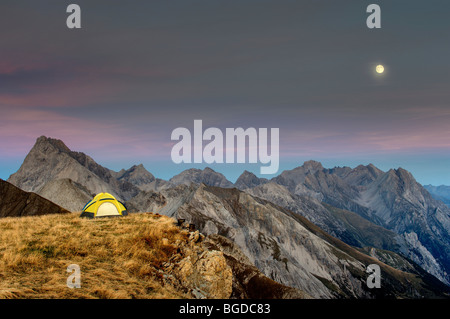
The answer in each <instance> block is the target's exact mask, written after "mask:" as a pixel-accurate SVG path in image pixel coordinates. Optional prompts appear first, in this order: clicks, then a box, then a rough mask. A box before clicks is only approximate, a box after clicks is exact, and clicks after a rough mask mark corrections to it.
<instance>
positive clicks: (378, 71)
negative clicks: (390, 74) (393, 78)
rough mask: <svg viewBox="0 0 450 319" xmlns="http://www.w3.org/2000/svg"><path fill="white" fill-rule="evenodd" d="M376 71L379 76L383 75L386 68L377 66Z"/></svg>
mask: <svg viewBox="0 0 450 319" xmlns="http://www.w3.org/2000/svg"><path fill="white" fill-rule="evenodd" d="M376 71H377V73H379V74H381V73H383V72H384V66H382V65H381V64H380V65H377V67H376Z"/></svg>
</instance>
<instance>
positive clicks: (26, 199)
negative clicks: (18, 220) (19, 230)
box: [0, 179, 69, 218]
mask: <svg viewBox="0 0 450 319" xmlns="http://www.w3.org/2000/svg"><path fill="white" fill-rule="evenodd" d="M67 213H69V211H68V210H66V209H64V208H62V207H60V206H58V205H56V204H55V203H53V202H51V201H49V200H47V199H45V198H43V197H41V196H39V195H37V194H35V193H29V192H25V191H23V190H21V189H20V188H18V187H16V186H14V185H12V184H10V183H8V182H6V181H4V180H2V179H0V218H1V217H19V216H36V215H43V214H67Z"/></svg>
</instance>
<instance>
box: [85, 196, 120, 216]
mask: <svg viewBox="0 0 450 319" xmlns="http://www.w3.org/2000/svg"><path fill="white" fill-rule="evenodd" d="M126 215H128V213H127V208H126V207H125V205H124V204H122V203H121V202H119V201H118V200H117V199H116V198H115V197H114V196H113V195H111V194H108V193H100V194H98V195H97V196H95V197H94V199H93V200H91V201H90V202H89V203H87V204H86V205H85V206H84V208H83V211H82V212H81V215H80V217H88V218H98V217H114V216H126Z"/></svg>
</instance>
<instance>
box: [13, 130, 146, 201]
mask: <svg viewBox="0 0 450 319" xmlns="http://www.w3.org/2000/svg"><path fill="white" fill-rule="evenodd" d="M66 178H68V179H71V180H72V181H74V182H76V183H78V184H81V185H83V186H85V187H86V188H87V189H88V190H89V192H91V193H93V194H97V193H101V192H108V193H111V194H113V195H114V196H117V197H118V198H120V199H122V200H127V199H130V198H131V197H133V196H135V195H137V194H138V193H139V189H138V188H137V187H136V186H134V185H133V184H131V183H129V182H127V181H119V180H117V179H116V178H115V177H114V176H113V175H112V173H111V171H110V170H109V169H107V168H105V167H103V166H101V165H99V164H97V163H96V162H95V161H94V160H93V159H92V158H91V157H89V156H87V155H86V154H84V153H81V152H73V151H71V150H70V149H69V148H68V147H67V146H66V145H65V144H64V142H62V141H61V140H57V139H53V138H47V137H45V136H41V137H39V138H38V139H37V140H36V143H35V145H34V146H33V148H32V149H31V151H30V152H29V153H28V155H27V156H26V158H25V160H24V162H23V164H22V166H21V167H20V168H19V170H18V171H17V172H16V173H14V174H12V175H11V176H10V178H9V179H8V181H9V182H10V183H12V184H14V185H16V186H17V187H19V188H21V189H23V190H25V191H30V192H39V191H40V190H41V189H42V188H43V187H44V186H45V184H47V183H48V182H50V181H54V180H58V179H66Z"/></svg>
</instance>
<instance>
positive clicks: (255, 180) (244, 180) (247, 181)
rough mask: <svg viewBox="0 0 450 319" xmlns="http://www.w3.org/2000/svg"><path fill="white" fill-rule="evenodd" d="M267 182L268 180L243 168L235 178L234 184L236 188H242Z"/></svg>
mask: <svg viewBox="0 0 450 319" xmlns="http://www.w3.org/2000/svg"><path fill="white" fill-rule="evenodd" d="M267 182H268V180H267V179H266V178H259V177H257V176H256V175H255V174H253V173H251V172H249V171H247V170H245V171H244V172H243V173H242V174H241V175H240V176H239V178H238V179H237V180H236V183H234V185H235V186H236V187H237V188H239V189H241V190H244V189H248V188H253V187H256V186H259V185H261V184H265V183H267Z"/></svg>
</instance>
